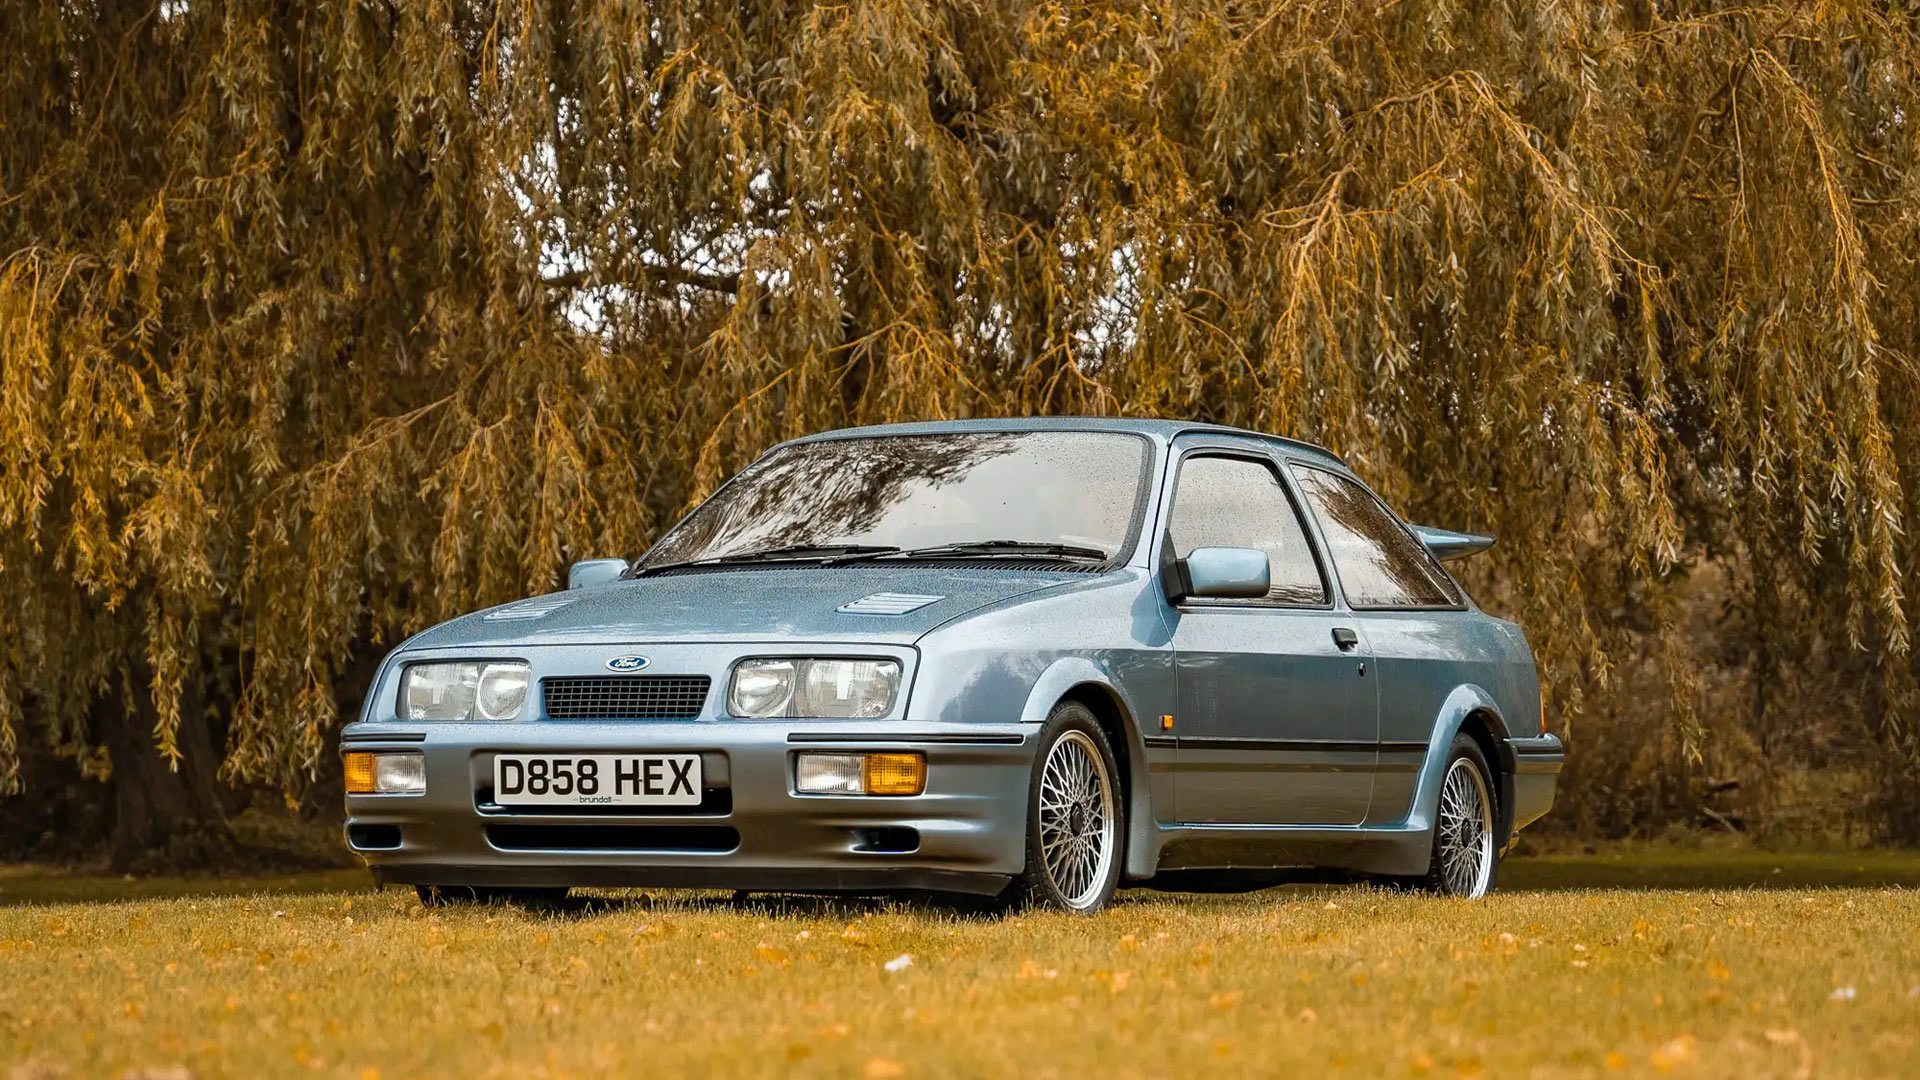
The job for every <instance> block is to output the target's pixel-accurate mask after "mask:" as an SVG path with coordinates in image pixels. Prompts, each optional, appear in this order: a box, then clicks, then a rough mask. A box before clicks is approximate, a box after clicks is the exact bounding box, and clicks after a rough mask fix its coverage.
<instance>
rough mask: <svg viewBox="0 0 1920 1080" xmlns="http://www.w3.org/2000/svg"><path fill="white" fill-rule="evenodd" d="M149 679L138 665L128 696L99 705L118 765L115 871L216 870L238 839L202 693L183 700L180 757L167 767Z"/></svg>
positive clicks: (119, 694) (106, 738)
mask: <svg viewBox="0 0 1920 1080" xmlns="http://www.w3.org/2000/svg"><path fill="white" fill-rule="evenodd" d="M146 675H147V670H146V664H144V663H141V664H138V665H137V667H136V670H135V672H134V673H133V679H132V680H131V681H132V683H133V692H132V695H131V697H130V698H129V696H128V695H127V694H125V693H123V692H120V691H115V692H113V693H110V694H108V695H107V696H106V697H104V698H102V699H101V700H100V701H98V702H96V704H95V715H94V719H95V722H96V724H97V725H98V727H97V728H96V730H97V731H99V732H100V734H101V735H102V737H103V741H104V742H105V744H106V747H107V753H108V755H109V756H110V757H111V759H112V761H113V804H114V805H113V810H114V818H113V839H112V865H113V869H114V871H115V872H116V873H126V872H128V871H158V870H191V869H201V868H206V867H210V866H214V865H217V864H218V863H219V861H220V860H222V859H224V858H228V857H231V855H232V849H233V834H232V831H231V830H230V829H229V827H228V825H227V815H226V811H225V808H224V807H222V806H221V803H220V794H219V785H218V779H217V777H216V775H215V771H216V769H217V768H218V766H219V759H218V758H217V757H216V756H215V754H214V748H213V740H212V739H211V738H210V737H209V734H208V731H207V723H206V715H205V710H204V709H202V708H201V707H200V705H201V703H200V700H199V697H200V695H199V694H198V693H197V692H189V693H188V694H187V696H186V700H184V701H182V702H181V714H182V715H181V719H180V730H179V732H178V733H177V734H176V736H175V745H176V746H178V747H179V750H180V758H179V760H178V761H177V762H169V761H168V760H167V758H166V757H165V756H164V755H162V754H161V753H160V751H159V750H158V749H157V748H156V747H155V745H154V739H153V727H154V720H155V712H154V707H153V698H152V696H151V694H150V693H149V691H148V686H149V683H148V681H147V679H146V678H145V676H146Z"/></svg>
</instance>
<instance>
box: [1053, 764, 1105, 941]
mask: <svg viewBox="0 0 1920 1080" xmlns="http://www.w3.org/2000/svg"><path fill="white" fill-rule="evenodd" d="M1113 805H1114V799H1113V779H1112V778H1111V777H1110V776H1108V775H1107V763H1106V759H1105V758H1104V757H1103V756H1102V755H1101V753H1100V749H1099V747H1097V746H1095V745H1094V743H1093V740H1092V739H1091V738H1089V737H1088V736H1087V735H1086V733H1085V732H1081V731H1068V732H1066V733H1065V734H1063V735H1061V736H1060V737H1059V738H1058V739H1056V740H1054V743H1053V746H1052V747H1050V748H1049V749H1048V750H1047V760H1046V763H1045V764H1044V765H1042V766H1041V768H1040V798H1039V824H1040V855H1041V859H1042V861H1043V862H1044V863H1045V866H1046V873H1047V880H1048V881H1050V882H1051V883H1052V884H1053V887H1054V889H1055V891H1057V892H1058V893H1059V894H1060V897H1061V899H1063V900H1064V901H1065V902H1066V905H1067V906H1068V907H1070V908H1073V909H1075V910H1085V909H1087V908H1090V907H1093V906H1094V905H1095V904H1096V903H1097V902H1098V901H1099V900H1100V894H1101V892H1102V891H1103V889H1104V887H1105V885H1106V881H1107V875H1108V872H1109V871H1110V870H1111V869H1112V866H1113V849H1114V842H1113V841H1114V820H1113Z"/></svg>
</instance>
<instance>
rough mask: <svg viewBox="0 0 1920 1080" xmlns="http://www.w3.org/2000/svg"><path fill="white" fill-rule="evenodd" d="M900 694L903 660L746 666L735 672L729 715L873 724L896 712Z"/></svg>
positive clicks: (746, 663)
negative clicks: (836, 719) (896, 700)
mask: <svg viewBox="0 0 1920 1080" xmlns="http://www.w3.org/2000/svg"><path fill="white" fill-rule="evenodd" d="M899 690H900V662H899V661H898V660H827V659H778V660H742V661H740V663H738V664H737V665H735V666H734V669H733V685H732V686H731V687H729V688H728V690H727V711H728V712H729V713H732V714H733V715H734V716H744V717H752V718H762V717H769V716H791V717H806V718H816V717H817V718H828V717H833V718H841V719H865V720H871V719H873V718H875V717H879V716H885V715H887V714H888V713H890V712H892V711H893V699H894V695H895V694H897V693H898V692H899Z"/></svg>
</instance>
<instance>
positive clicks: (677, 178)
mask: <svg viewBox="0 0 1920 1080" xmlns="http://www.w3.org/2000/svg"><path fill="white" fill-rule="evenodd" d="M1916 25H1917V24H1916V16H1914V15H1913V14H1910V13H1906V12H1902V11H1896V10H1893V8H1892V6H1890V5H1884V4H1876V3H1866V2H1844V0H1842V2H1836V3H1829V4H1822V5H1783V6H1774V5H1741V6H1727V7H1720V6H1717V5H1712V4H1704V3H1685V2H1676V3H1645V2H1643V3H1603V2H1582V0H1574V2H1569V3H1561V4H1552V5H1537V6H1533V5H1488V4H1473V3H1450V2H1444V0H1409V2H1405V3H1398V4H1378V5H1373V4H1367V5H1361V4H1346V3H1318V4H1315V3H1224V2H1211V3H1209V2H1189V0H1178V2H1174V0H1164V2H1159V3H1144V2H1142V3H1124V2H1107V3H1051V4H1034V3H1014V2H992V0H972V2H957V3H947V4H936V3H927V2H921V0H854V2H851V3H844V4H836V5H832V6H817V7H816V6H809V5H803V4H798V3H791V4H783V3H764V4H756V3H702V2H696V0H685V2H682V3H664V4H649V3H645V2H641V0H626V2H619V0H571V2H566V0H555V2H551V3H527V4H524V5H498V4H484V3H465V2H452V3H445V4H435V5H398V4H391V3H330V4H315V5H306V4H297V3H291V2H285V0H282V2H265V0H242V2H234V3H227V4H218V3H201V2H199V0H160V2H156V3H151V4H138V3H126V4H122V3H97V4H59V5H47V4H41V3H37V2H33V0H0V41H4V42H5V43H6V47H7V51H6V56H5V58H4V67H0V73H3V74H0V79H4V82H3V83H0V185H3V186H4V192H3V193H0V260H3V261H0V362H3V363H4V371H3V372H0V446H4V448H5V456H4V458H0V574H3V575H4V578H3V579H0V592H3V593H4V596H0V603H4V604H5V605H6V618H5V619H4V620H0V783H4V784H5V785H6V786H8V787H10V788H12V787H18V786H19V783H18V781H19V777H18V774H17V771H16V770H15V763H16V762H17V760H18V754H17V750H18V746H19V744H18V742H17V740H23V739H26V740H36V741H37V742H39V743H41V744H44V745H49V746H52V747H55V748H57V749H58V750H59V751H60V752H61V753H63V754H65V755H68V756H69V757H71V758H72V759H73V761H74V763H75V772H74V776H75V777H76V779H71V780H69V781H67V782H73V783H81V782H90V781H82V780H79V779H77V777H78V776H81V775H85V776H90V777H93V778H95V779H100V778H109V779H110V780H111V783H112V785H113V788H114V790H115V791H116V792H117V795H116V800H117V807H118V818H117V821H118V826H117V832H116V839H117V851H118V852H119V854H120V856H121V858H122V860H123V861H130V860H133V859H134V858H135V857H136V856H138V854H139V853H140V852H142V851H145V850H147V849H150V848H152V847H154V846H156V845H163V844H165V843H168V842H170V841H171V839H172V838H176V837H181V836H200V837H209V838H211V839H212V840H213V841H214V848H213V850H217V849H218V842H219V840H220V834H221V826H220V814H219V806H218V802H217V800H216V799H215V798H214V797H213V784H214V775H215V772H216V770H218V771H219V772H220V773H221V774H222V775H224V776H225V777H226V778H228V779H231V780H240V781H247V782H258V783H269V784H275V785H279V786H281V787H283V788H284V789H286V790H287V791H289V792H290V793H297V792H298V791H299V790H300V789H301V787H302V786H303V785H304V784H306V783H307V782H308V781H309V780H310V778H311V777H312V776H313V775H314V770H315V769H316V767H317V765H318V763H319V762H320V761H321V760H322V759H323V757H324V756H325V754H326V753H327V745H328V744H327V738H328V734H329V732H330V731H331V730H333V729H334V728H335V727H336V726H337V724H338V723H339V722H340V719H341V712H342V706H343V703H344V704H345V705H346V707H349V708H350V707H351V703H352V700H353V697H354V695H356V694H357V693H358V692H359V690H360V689H361V687H360V686H359V685H358V680H360V679H362V678H364V673H365V665H366V662H367V660H368V658H369V657H372V656H377V654H378V652H379V650H381V649H383V648H385V647H387V646H390V645H391V644H392V643H393V642H394V641H395V640H397V639H398V637H399V636H401V635H403V634H404V633H406V632H408V631H410V630H411V629H415V628H418V627H419V626H421V625H423V624H426V623H429V622H432V621H434V620H437V619H440V618H442V617H445V616H447V615H450V614H453V613H455V612H457V611H460V610H463V609H467V608H470V607H472V606H475V605H478V604H482V603H486V602H492V601H498V600H502V599H505V598H509V597H512V596H516V595H521V594H524V593H526V592H528V591H533V590H541V589H546V588H549V587H552V586H553V585H554V584H555V583H556V580H557V575H558V573H559V572H560V570H561V568H562V567H563V566H564V564H565V562H566V561H567V560H569V559H571V558H576V557H581V556H585V555H590V554H606V553H610V552H633V551H636V550H638V549H640V548H641V547H642V546H644V544H645V543H646V542H647V540H648V538H649V537H650V536H651V535H652V533H653V532H654V530H655V529H656V528H657V527H658V526H659V525H660V523H661V522H662V521H663V520H667V519H670V518H672V517H673V516H674V515H675V514H677V513H678V512H679V511H680V510H681V509H683V508H684V507H685V506H686V505H687V504H688V502H689V501H690V500H692V499H694V498H697V497H698V496H699V495H700V494H701V493H702V492H704V491H706V490H708V489H710V488H711V487H712V486H713V485H714V484H715V483H716V482H717V481H718V480H719V479H720V478H721V477H722V476H723V475H724V474H725V473H726V472H728V471H729V470H731V469H733V468H735V467H737V466H739V465H740V464H742V463H743V462H744V461H746V460H748V459H750V458H751V457H752V456H753V455H754V454H756V453H758V452H759V451H760V450H761V449H763V448H764V447H765V446H766V445H768V444H769V443H770V442H771V441H774V440H776V439H779V438H783V437H787V436H791V435H796V434H800V433H802V432H807V431H811V430H815V429H819V428H824V427H829V426H837V425H843V424H849V423H866V422H875V421H885V420H896V419H907V418H929V417H950V416H969V415H986V414H1004V413H1042V412H1051V413H1063V412H1107V413H1125V414H1138V415H1177V416H1185V417H1193V418H1198V419H1209V420H1218V421H1224V422H1228V423H1235V424H1242V425H1246V426H1251V427H1256V428H1262V429H1266V430H1270V431H1278V432H1285V433H1290V434H1296V435H1300V436H1304V437H1307V438H1310V439H1314V440H1317V441H1321V442H1324V443H1327V444H1328V445H1330V446H1332V447H1333V448H1335V449H1336V450H1337V451H1339V452H1341V453H1343V454H1345V455H1346V456H1347V457H1348V459H1349V460H1350V461H1351V462H1353V463H1354V465H1355V466H1356V467H1357V468H1358V469H1359V470H1360V471H1361V472H1362V473H1363V474H1365V475H1366V476H1367V477H1368V478H1370V479H1371V480H1373V481H1375V482H1376V483H1377V484H1378V485H1380V486H1381V487H1383V488H1384V489H1386V490H1387V491H1388V492H1389V493H1390V494H1391V495H1393V496H1394V497H1395V498H1396V499H1397V500H1398V501H1400V502H1402V503H1403V504H1405V505H1408V506H1410V507H1411V508H1412V509H1413V510H1414V511H1415V512H1416V513H1417V516H1420V517H1422V518H1426V519H1430V520H1433V521H1436V522H1439V523H1444V524H1447V525H1451V526H1457V527H1469V528H1475V529H1483V530H1488V531H1492V532H1496V533H1499V534H1501V535H1502V536H1503V538H1504V541H1503V543H1502V544H1501V545H1500V547H1499V548H1497V549H1496V554H1495V555H1494V556H1493V557H1492V558H1490V559H1488V560H1486V561H1485V562H1484V565H1482V566H1479V567H1475V568H1474V577H1473V580H1472V581H1471V584H1473V585H1474V586H1475V587H1476V588H1477V589H1478V590H1480V591H1481V592H1482V594H1483V595H1484V596H1486V597H1488V598H1489V600H1490V602H1495V603H1497V604H1498V605H1499V606H1500V607H1501V608H1502V609H1503V610H1505V611H1507V612H1509V613H1511V614H1513V615H1515V616H1516V617H1517V618H1519V619H1520V620H1521V621H1522V622H1523V623H1524V624H1525V625H1526V626H1527V627H1528V629H1529V631H1530V632H1531V634H1532V636H1533V638H1534V640H1535V643H1536V645H1537V647H1538V648H1539V649H1540V651H1541V653H1542V655H1543V657H1544V658H1545V660H1546V661H1547V663H1548V665H1549V671H1550V675H1551V682H1552V691H1551V693H1552V703H1553V709H1554V715H1555V717H1556V721H1555V722H1556V723H1557V724H1560V725H1563V726H1566V727H1570V728H1571V730H1572V733H1573V735H1574V738H1575V739H1576V745H1579V743H1578V740H1579V739H1580V737H1581V736H1580V732H1581V731H1582V728H1581V724H1582V723H1583V720H1582V717H1584V716H1591V715H1597V714H1599V713H1601V712H1605V711H1608V710H1612V711H1614V712H1620V710H1625V712H1624V714H1623V715H1626V716H1627V717H1629V718H1630V719H1632V718H1638V719H1639V720H1640V721H1642V723H1640V725H1639V727H1638V728H1635V727H1628V726H1621V725H1618V724H1616V725H1614V726H1611V727H1607V728H1604V729H1602V730H1604V731H1606V732H1608V733H1609V737H1610V738H1612V739H1614V740H1615V745H1613V746H1611V747H1606V746H1599V745H1594V744H1593V742H1592V741H1591V740H1590V741H1589V746H1590V748H1591V749H1592V751H1593V753H1592V755H1591V756H1592V757H1593V758H1594V759H1596V760H1599V759H1604V758H1606V757H1607V753H1606V751H1609V750H1610V751H1612V752H1613V753H1614V759H1617V760H1618V761H1627V760H1628V759H1632V758H1635V756H1636V755H1641V756H1644V754H1643V748H1650V749H1645V750H1644V752H1645V753H1652V754H1654V755H1655V757H1656V759H1657V762H1656V763H1657V764H1659V766H1660V768H1661V769H1665V770H1667V771H1668V772H1673V771H1676V770H1677V771H1678V772H1679V773H1681V774H1684V773H1686V772H1687V770H1688V769H1689V768H1691V767H1692V766H1691V765H1690V764H1689V763H1691V762H1696V761H1698V760H1700V759H1701V756H1702V755H1703V754H1714V753H1721V752H1733V751H1735V750H1738V747H1733V749H1732V750H1729V749H1728V747H1727V746H1726V745H1723V744H1728V743H1729V741H1731V743H1740V742H1742V740H1746V741H1747V742H1751V739H1750V738H1749V736H1751V735H1752V733H1753V732H1754V731H1757V730H1761V729H1762V728H1764V727H1765V726H1766V725H1767V724H1769V723H1772V721H1770V720H1768V719H1767V706H1766V702H1767V700H1768V699H1767V696H1766V694H1767V688H1768V687H1779V686H1782V685H1785V684H1787V683H1788V682H1790V681H1792V680H1795V679H1797V678H1799V677H1801V676H1808V677H1816V676H1817V677H1820V678H1825V679H1828V680H1829V681H1830V682H1832V683H1833V685H1835V686H1837V687H1839V688H1840V691H1841V692H1842V697H1841V698H1840V699H1838V700H1839V705H1838V706H1837V709H1836V712H1837V714H1829V715H1824V716H1820V717H1815V718H1811V720H1812V721H1813V722H1817V723H1818V725H1819V727H1818V730H1819V731H1820V732H1821V733H1822V735H1821V737H1822V738H1823V739H1824V740H1826V742H1825V743H1823V745H1842V744H1843V745H1845V746H1849V747H1853V748H1855V749H1857V750H1860V751H1862V752H1870V753H1871V754H1872V755H1873V757H1874V760H1876V761H1878V762H1882V763H1884V764H1882V765H1879V766H1877V767H1876V768H1877V769H1878V772H1877V774H1876V775H1877V776H1878V778H1879V779H1878V780H1877V781H1876V783H1877V784H1878V785H1879V786H1878V787H1877V788H1876V790H1877V791H1879V792H1880V793H1881V794H1882V795H1883V796H1893V797H1891V798H1889V799H1888V801H1887V803H1886V805H1888V806H1889V807H1897V806H1900V805H1903V803H1902V798H1903V796H1901V795H1900V793H1902V792H1911V791H1913V790H1916V789H1920V783H1916V779H1915V778H1916V767H1915V764H1914V763H1915V761H1916V760H1920V754H1916V749H1915V740H1914V736H1913V734H1912V728H1911V722H1912V719H1913V716H1914V707H1913V702H1912V698H1911V690H1910V683H1911V675H1912V665H1911V662H1910V661H1909V659H1908V657H1909V649H1908V628H1907V621H1908V616H1909V611H1910V600H1909V597H1908V591H1909V590H1908V582H1909V579H1910V577H1911V576H1912V575H1913V573H1914V554H1915V553H1914V550H1913V547H1912V543H1911V541H1910V540H1909V539H1908V537H1907V535H1906V533H1905V532H1904V531H1903V522H1904V521H1906V520H1907V519H1908V518H1909V517H1910V516H1911V515H1912V513H1913V512H1914V509H1915V508H1914V506H1913V500H1914V498H1915V495H1916V490H1917V488H1916V484H1915V483H1914V481H1913V480H1912V479H1911V476H1910V471H1911V470H1907V471H1903V470H1902V468H1901V466H1902V463H1904V462H1911V461H1914V460H1916V457H1915V455H1916V452H1917V451H1920V448H1917V447H1916V446H1915V440H1916V439H1920V428H1917V426H1916V424H1915V423H1914V422H1913V421H1914V420H1915V419H1916V418H1915V416H1914V413H1915V411H1916V402H1920V395H1916V387H1915V385H1914V382H1915V369H1914V366H1913V358H1914V356H1915V333H1916V326H1920V312H1916V310H1915V304H1916V302H1917V301H1916V298H1917V297H1920V287H1917V286H1920V272H1917V271H1916V266H1915V262H1914V260H1913V256H1912V253H1913V252H1915V251H1920V235H1917V232H1920V190H1917V188H1916V183H1917V181H1916V177H1920V171H1917V170H1916V169H1915V164H1916V158H1917V157H1920V143H1917V142H1916V123H1920V78H1917V77H1916V76H1917V75H1920V73H1917V72H1916V70H1915V65H1916V57H1917V56H1920V50H1917V49H1916V45H1920V36H1917V29H1916ZM1702 568H1708V569H1712V570H1714V571H1715V572H1716V573H1719V574H1721V575H1723V576H1724V577H1725V578H1726V580H1727V581H1729V582H1730V583H1731V584H1730V585H1729V589H1730V594H1731V595H1733V596H1735V597H1737V598H1738V607H1739V610H1740V612H1741V613H1742V614H1741V616H1740V618H1739V620H1738V622H1737V626H1736V630H1737V633H1736V634H1734V635H1733V636H1734V637H1736V638H1737V640H1738V645H1737V648H1736V649H1735V651H1736V652H1737V653H1738V659H1739V664H1740V666H1741V667H1742V668H1743V670H1749V671H1750V672H1751V680H1752V685H1753V687H1754V688H1755V693H1756V695H1757V696H1756V704H1755V705H1754V707H1753V708H1752V709H1751V710H1750V711H1743V712H1742V714H1741V716H1740V717H1739V718H1738V722H1737V723H1736V724H1735V725H1734V727H1733V728H1732V729H1731V730H1732V734H1731V735H1727V734H1725V730H1726V729H1725V728H1724V725H1722V726H1715V725H1714V724H1712V723H1709V722H1708V721H1706V720H1703V718H1702V717H1701V715H1700V708H1699V701H1700V699H1701V695H1700V694H1699V692H1698V691H1697V689H1696V681H1695V680H1696V675H1697V673H1698V672H1699V671H1700V670H1701V665H1702V663H1703V657H1702V656H1701V654H1700V650H1699V648H1698V642H1697V640H1695V638H1694V637H1693V636H1692V635H1689V634H1684V633H1679V632H1674V623H1675V620H1676V618H1678V617H1679V616H1677V615H1676V613H1675V611H1676V605H1675V602H1674V596H1675V593H1676V589H1677V588H1678V587H1679V586H1678V585H1677V582H1680V581H1681V580H1682V579H1684V578H1685V577H1686V576H1687V575H1688V574H1689V573H1692V572H1696V571H1699V570H1701V569H1702ZM1648 673H1654V675H1655V676H1656V677H1657V682H1658V685H1655V686H1646V685H1642V683H1643V682H1644V681H1645V680H1646V678H1647V677H1648ZM1629 675H1630V676H1631V677H1628V676H1629ZM1776 711H1777V710H1776ZM1629 736H1630V737H1629ZM1762 741H1763V742H1764V740H1762ZM1630 743H1631V744H1635V745H1628V744H1630ZM1621 767H1622V768H1625V767H1626V766H1624V765H1623V766H1621ZM1601 780H1605V782H1606V783H1609V784H1610V783H1612V782H1613V781H1612V780H1606V778H1601ZM1601 780H1596V781H1595V782H1596V783H1599V782H1601ZM42 782H62V781H60V780H59V779H57V778H56V779H53V780H43V781H42ZM1911 803H1912V800H1911V799H1910V798H1907V799H1906V800H1905V803H1904V804H1905V805H1911ZM1647 808H1648V807H1647V806H1646V805H1645V804H1644V801H1643V802H1642V803H1636V804H1635V805H1634V806H1633V807H1629V811H1631V812H1642V811H1645V810H1646V809H1647ZM1882 818H1883V825H1884V826H1885V828H1886V829H1888V830H1894V831H1899V830H1904V831H1905V833H1906V835H1908V836H1913V835H1920V821H1915V820H1914V819H1913V815H1912V814H1911V813H1909V814H1908V816H1907V817H1906V818H1905V819H1904V820H1903V819H1900V818H1899V817H1898V816H1897V815H1892V814H1888V815H1882Z"/></svg>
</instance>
